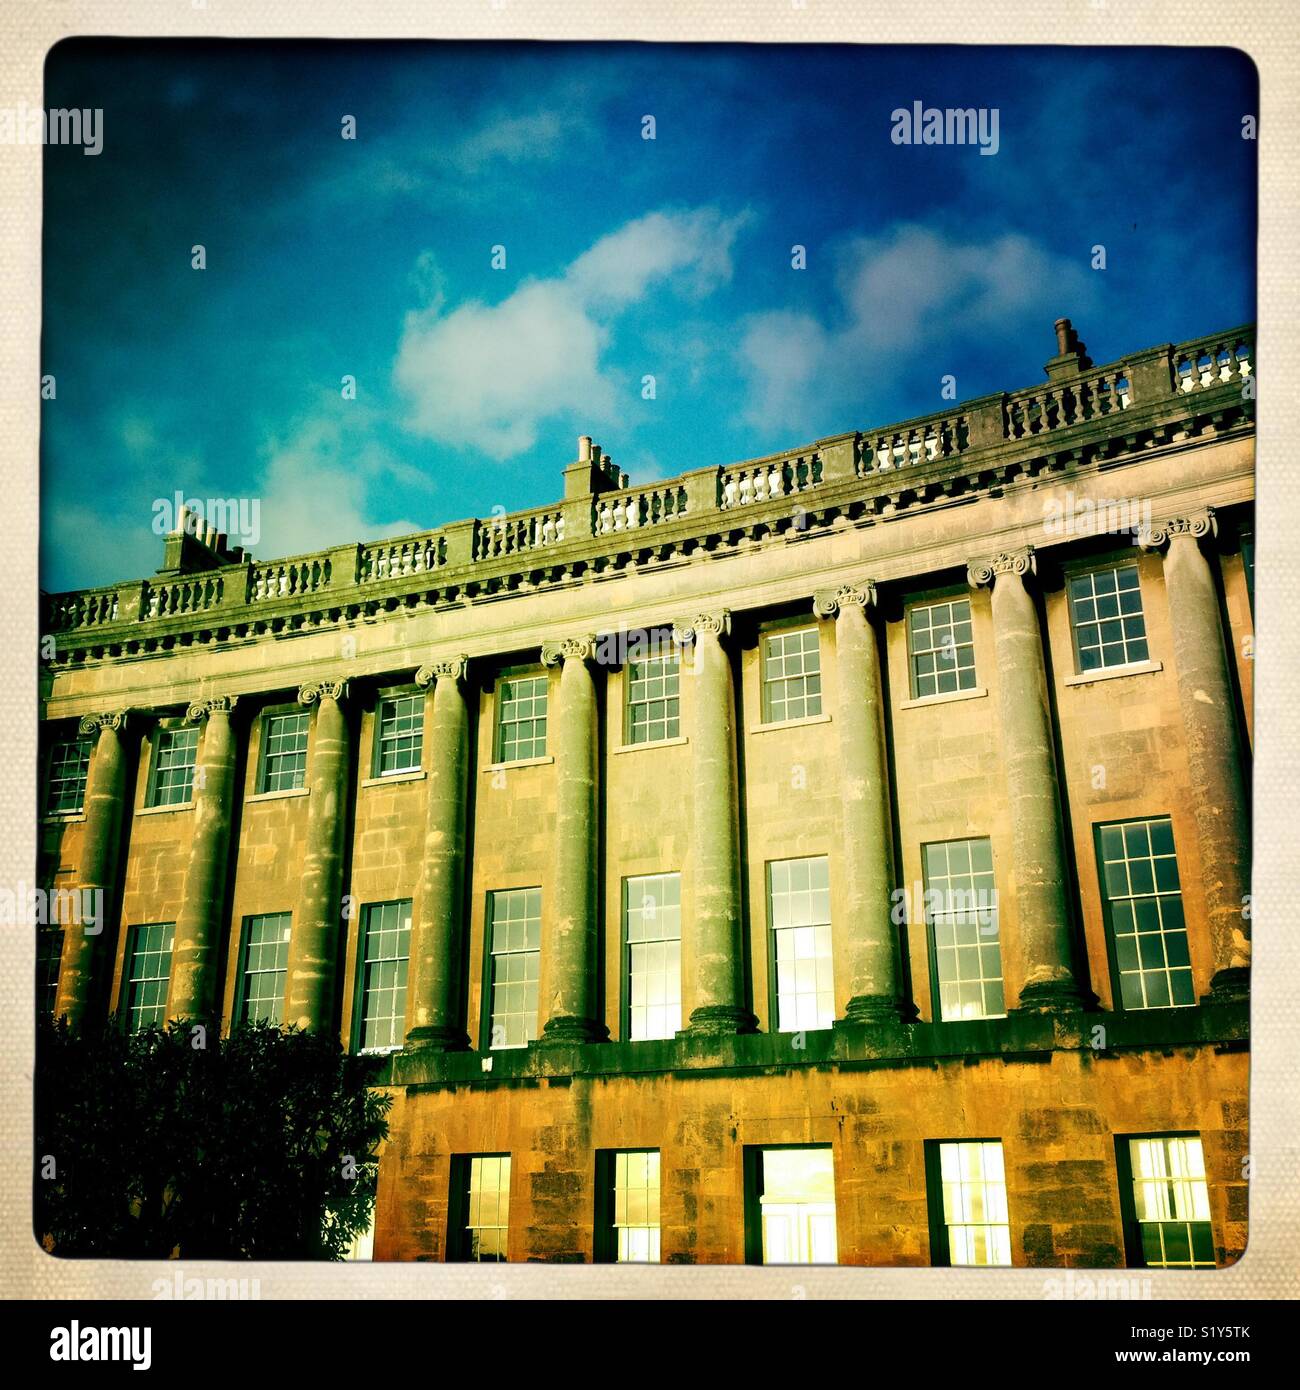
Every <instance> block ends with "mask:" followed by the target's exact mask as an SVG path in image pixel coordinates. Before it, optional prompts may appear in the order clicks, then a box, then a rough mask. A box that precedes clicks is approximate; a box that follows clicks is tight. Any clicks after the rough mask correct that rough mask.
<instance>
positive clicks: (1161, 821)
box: [1099, 816, 1196, 1009]
mask: <svg viewBox="0 0 1300 1390" xmlns="http://www.w3.org/2000/svg"><path fill="white" fill-rule="evenodd" d="M1099 854H1100V858H1101V886H1102V893H1103V895H1104V896H1105V899H1106V902H1107V904H1108V908H1109V917H1110V927H1111V935H1112V938H1113V941H1114V947H1115V963H1116V967H1117V968H1118V970H1119V992H1120V1000H1121V1002H1122V1004H1123V1006H1124V1008H1126V1009H1168V1008H1186V1007H1188V1006H1190V1005H1192V1004H1195V1002H1196V995H1195V989H1194V987H1193V983H1192V964H1191V956H1190V954H1189V951H1188V944H1187V926H1186V923H1185V921H1184V918H1183V897H1182V892H1181V888H1180V884H1179V879H1178V858H1177V855H1176V854H1175V852H1174V832H1173V825H1172V823H1171V821H1170V819H1169V817H1168V816H1160V817H1157V818H1156V819H1153V820H1142V821H1127V822H1122V823H1118V824H1115V825H1103V826H1102V827H1101V829H1100V850H1099Z"/></svg>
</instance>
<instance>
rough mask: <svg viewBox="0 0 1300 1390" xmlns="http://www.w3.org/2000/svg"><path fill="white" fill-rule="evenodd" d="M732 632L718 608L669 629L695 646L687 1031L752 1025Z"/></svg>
mask: <svg viewBox="0 0 1300 1390" xmlns="http://www.w3.org/2000/svg"><path fill="white" fill-rule="evenodd" d="M730 630H731V615H730V614H729V613H727V612H721V613H712V614H701V615H700V616H699V617H697V618H694V619H692V620H691V621H690V622H689V623H687V624H680V625H679V626H678V627H677V629H676V630H675V631H674V633H673V636H674V638H675V640H676V641H678V642H683V643H685V642H694V644H695V662H694V685H693V687H692V688H693V690H694V702H695V719H694V727H693V729H692V731H691V738H692V745H693V753H694V758H693V762H692V769H693V772H694V778H695V787H694V792H695V813H694V817H693V822H692V827H691V883H692V888H691V896H692V899H693V901H694V911H693V914H692V922H691V930H692V932H693V933H694V938H695V939H694V943H693V947H694V949H693V951H692V955H693V957H694V962H695V967H694V968H695V1000H696V1003H695V1007H694V1009H692V1010H691V1017H690V1020H689V1022H688V1024H687V1028H686V1031H687V1032H689V1033H699V1034H706V1035H707V1034H723V1033H748V1032H752V1031H753V1028H754V1025H755V1019H754V1015H753V1014H752V1013H750V1012H749V1010H748V1009H747V1008H746V1007H745V970H744V954H743V950H742V947H741V938H740V933H741V911H740V822H739V813H738V805H737V800H738V789H737V780H736V700H735V691H734V689H733V687H732V680H731V662H730V660H729V659H728V656H727V653H726V651H725V650H724V649H723V646H722V640H721V639H722V637H723V635H724V634H725V633H727V632H729V631H730Z"/></svg>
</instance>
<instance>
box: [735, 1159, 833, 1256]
mask: <svg viewBox="0 0 1300 1390" xmlns="http://www.w3.org/2000/svg"><path fill="white" fill-rule="evenodd" d="M751 1182H752V1184H753V1190H752V1191H751V1193H750V1202H749V1204H748V1205H749V1207H750V1210H751V1212H755V1214H756V1217H757V1223H758V1232H757V1235H758V1243H759V1247H760V1248H759V1250H758V1251H756V1252H755V1253H757V1254H761V1263H763V1264H765V1265H833V1264H835V1263H836V1262H837V1260H838V1258H839V1255H838V1250H837V1246H836V1238H835V1172H834V1166H833V1163H832V1159H831V1151H830V1149H829V1148H827V1147H818V1148H807V1149H785V1148H773V1149H759V1150H757V1151H755V1152H754V1154H753V1162H752V1177H751Z"/></svg>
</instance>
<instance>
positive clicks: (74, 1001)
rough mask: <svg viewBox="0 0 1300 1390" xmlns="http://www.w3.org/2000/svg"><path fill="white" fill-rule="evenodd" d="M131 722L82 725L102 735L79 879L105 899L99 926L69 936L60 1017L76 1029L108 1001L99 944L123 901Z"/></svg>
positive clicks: (73, 929) (123, 716) (115, 717)
mask: <svg viewBox="0 0 1300 1390" xmlns="http://www.w3.org/2000/svg"><path fill="white" fill-rule="evenodd" d="M127 720H128V715H127V713H126V712H125V711H118V712H116V713H113V714H90V715H87V716H86V717H85V718H84V719H83V720H82V721H81V723H80V725H79V726H78V732H80V733H82V734H96V735H97V738H96V740H95V749H94V752H93V753H92V754H91V758H90V767H89V769H88V771H87V775H86V799H85V810H86V822H85V828H84V832H83V835H82V851H81V866H80V872H79V875H78V878H79V881H80V887H81V888H82V890H83V891H85V890H87V889H89V890H91V891H98V892H99V894H100V898H99V912H98V916H97V919H96V921H95V922H94V923H93V924H90V923H86V924H78V923H76V922H70V923H69V924H68V925H67V927H66V928H65V930H64V934H63V953H62V955H61V957H60V959H59V988H58V993H57V995H56V996H55V1000H54V1016H55V1018H61V1017H64V1016H66V1017H67V1020H68V1023H69V1024H70V1025H71V1026H72V1027H74V1028H75V1027H78V1026H80V1025H81V1024H83V1023H85V1022H86V1021H87V1017H88V1015H89V1014H90V1012H91V1011H92V1009H97V1006H98V1005H99V1004H100V1003H101V1002H102V985H103V982H102V981H101V980H100V979H99V972H100V968H101V966H102V963H103V959H104V952H103V950H102V949H101V947H100V945H99V943H100V942H101V941H102V940H103V937H104V928H105V926H107V924H108V918H109V914H110V913H111V912H112V911H113V910H114V907H115V905H116V902H117V860H118V851H119V848H120V846H121V842H122V813H123V803H124V800H125V796H126V749H125V748H124V747H123V745H122V739H123V737H124V735H125V733H126V727H127ZM92 925H93V929H91V928H92Z"/></svg>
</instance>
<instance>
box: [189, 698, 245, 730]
mask: <svg viewBox="0 0 1300 1390" xmlns="http://www.w3.org/2000/svg"><path fill="white" fill-rule="evenodd" d="M238 702H239V696H238V695H210V696H208V697H207V699H205V700H195V701H194V703H193V704H191V705H190V707H189V709H187V710H186V711H185V722H186V723H187V724H193V723H197V722H198V721H200V720H203V719H206V718H207V717H208V715H210V714H227V715H228V714H233V713H234V710H235V705H236V704H238Z"/></svg>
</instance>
